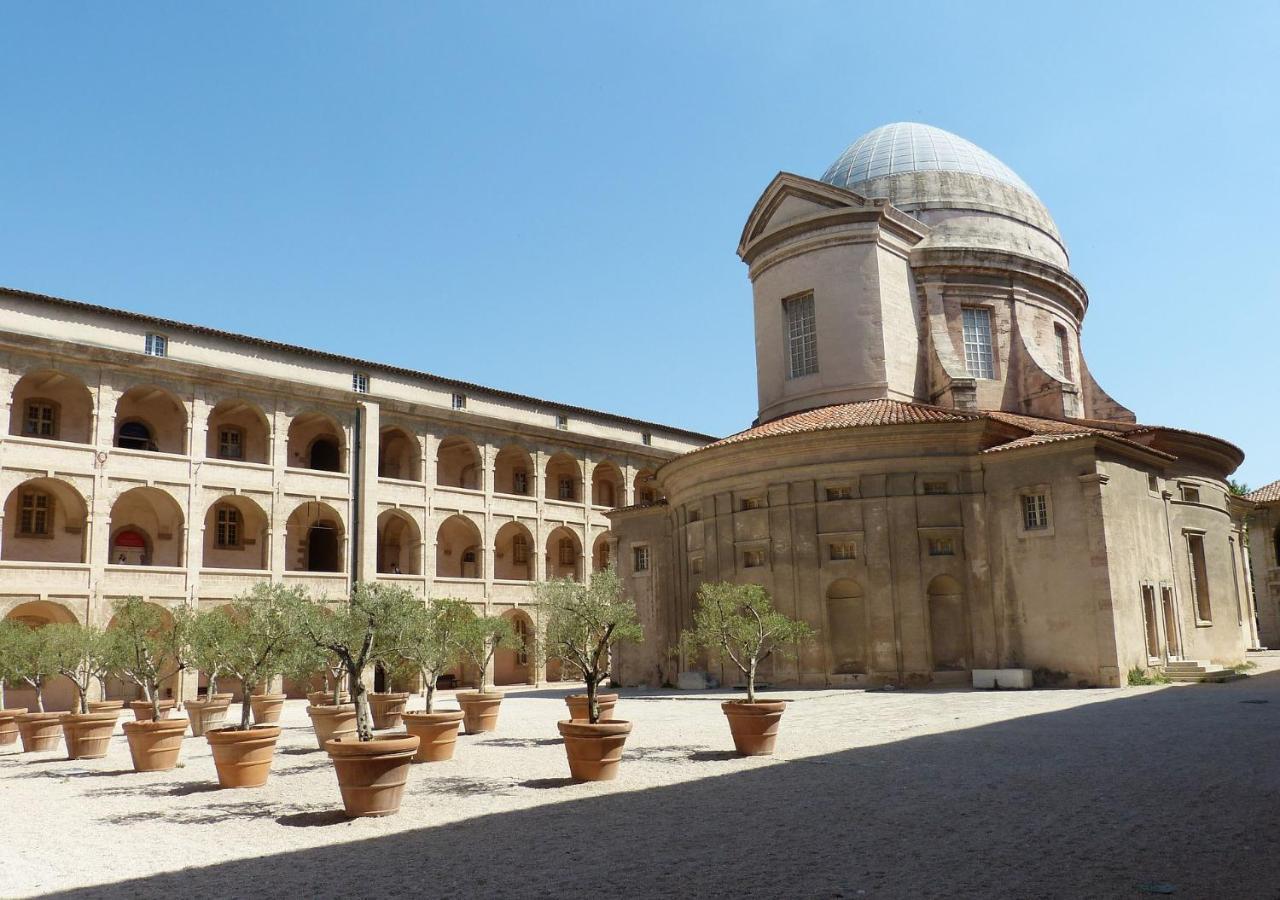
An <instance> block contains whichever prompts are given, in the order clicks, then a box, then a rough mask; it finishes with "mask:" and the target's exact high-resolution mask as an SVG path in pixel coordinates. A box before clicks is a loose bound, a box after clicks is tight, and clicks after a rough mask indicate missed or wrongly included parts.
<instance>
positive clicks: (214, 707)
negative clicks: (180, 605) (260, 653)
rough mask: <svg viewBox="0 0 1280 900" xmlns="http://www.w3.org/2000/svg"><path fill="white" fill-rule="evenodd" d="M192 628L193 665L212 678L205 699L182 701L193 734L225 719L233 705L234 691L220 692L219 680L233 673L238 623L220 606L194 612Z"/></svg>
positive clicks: (199, 733)
mask: <svg viewBox="0 0 1280 900" xmlns="http://www.w3.org/2000/svg"><path fill="white" fill-rule="evenodd" d="M190 628H191V633H190V637H189V640H190V644H191V650H190V663H191V667H192V668H193V669H196V670H198V671H200V672H203V673H204V674H205V676H206V677H207V678H208V679H209V680H208V684H207V686H206V689H205V694H204V699H203V700H201V699H200V698H199V697H197V698H196V699H195V700H188V701H187V702H186V703H185V704H183V705H184V706H185V707H186V710H187V718H188V719H189V720H190V721H191V734H192V736H193V737H200V735H202V734H204V733H205V732H206V731H208V730H210V729H212V728H217V727H218V726H219V725H221V724H222V723H223V722H225V721H226V718H227V709H228V708H229V707H230V706H231V701H232V699H233V696H234V695H232V694H229V693H219V691H218V680H219V679H220V678H222V676H224V675H229V674H232V673H231V672H229V671H228V669H227V663H226V658H227V648H228V645H229V644H231V643H233V642H234V641H235V634H234V632H235V623H233V622H232V621H230V620H229V619H228V618H227V615H226V610H225V608H223V607H220V606H219V607H214V608H212V609H206V610H202V611H200V612H197V613H196V614H195V615H193V616H192V617H191V622H190Z"/></svg>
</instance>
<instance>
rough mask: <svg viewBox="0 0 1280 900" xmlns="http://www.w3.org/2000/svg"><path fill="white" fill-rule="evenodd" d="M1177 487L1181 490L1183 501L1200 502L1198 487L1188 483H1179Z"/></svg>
mask: <svg viewBox="0 0 1280 900" xmlns="http://www.w3.org/2000/svg"><path fill="white" fill-rule="evenodd" d="M1179 488H1181V490H1182V502H1183V503H1199V502H1200V488H1198V487H1195V486H1194V485H1190V484H1182V485H1179Z"/></svg>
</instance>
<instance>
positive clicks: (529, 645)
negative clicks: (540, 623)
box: [493, 609, 537, 685]
mask: <svg viewBox="0 0 1280 900" xmlns="http://www.w3.org/2000/svg"><path fill="white" fill-rule="evenodd" d="M502 617H503V618H504V619H506V620H507V621H508V622H510V623H511V628H512V630H514V631H515V633H516V637H517V638H518V639H519V641H520V645H521V648H520V649H518V650H506V649H501V650H498V651H497V652H496V653H495V654H494V655H493V683H494V684H498V685H501V684H533V683H534V682H535V681H536V680H537V673H536V672H535V670H534V666H533V658H534V654H533V641H534V630H533V620H532V619H530V618H529V614H528V613H526V612H525V611H524V610H521V609H513V610H508V611H507V612H505V613H503V614H502Z"/></svg>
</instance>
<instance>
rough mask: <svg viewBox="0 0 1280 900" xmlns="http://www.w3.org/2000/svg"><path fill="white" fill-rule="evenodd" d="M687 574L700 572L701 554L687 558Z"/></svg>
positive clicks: (698, 573) (699, 573)
mask: <svg viewBox="0 0 1280 900" xmlns="http://www.w3.org/2000/svg"><path fill="white" fill-rule="evenodd" d="M689 574H690V575H701V574H702V557H701V556H695V557H694V558H693V559H691V560H689Z"/></svg>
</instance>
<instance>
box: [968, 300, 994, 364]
mask: <svg viewBox="0 0 1280 900" xmlns="http://www.w3.org/2000/svg"><path fill="white" fill-rule="evenodd" d="M960 313H961V328H962V330H963V333H964V363H965V368H967V369H968V370H969V374H970V375H972V376H973V377H974V378H995V377H996V376H995V364H994V362H993V361H992V356H991V310H989V309H985V308H982V307H977V306H966V307H964V308H962V309H961V310H960Z"/></svg>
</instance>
